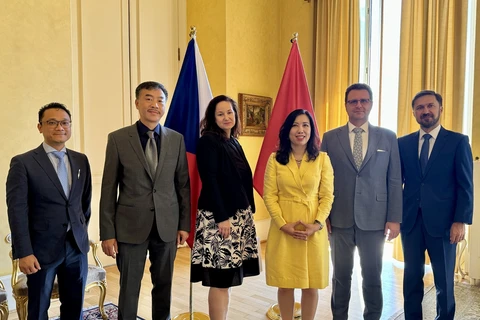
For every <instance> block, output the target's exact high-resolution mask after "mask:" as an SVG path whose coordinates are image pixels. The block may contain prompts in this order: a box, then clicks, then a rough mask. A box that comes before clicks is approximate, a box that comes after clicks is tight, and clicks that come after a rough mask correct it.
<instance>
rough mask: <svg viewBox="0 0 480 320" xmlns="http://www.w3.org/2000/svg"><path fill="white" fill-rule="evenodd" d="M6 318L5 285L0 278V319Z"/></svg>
mask: <svg viewBox="0 0 480 320" xmlns="http://www.w3.org/2000/svg"><path fill="white" fill-rule="evenodd" d="M7 319H8V303H7V291H5V286H4V285H3V282H2V281H1V280H0V320H7Z"/></svg>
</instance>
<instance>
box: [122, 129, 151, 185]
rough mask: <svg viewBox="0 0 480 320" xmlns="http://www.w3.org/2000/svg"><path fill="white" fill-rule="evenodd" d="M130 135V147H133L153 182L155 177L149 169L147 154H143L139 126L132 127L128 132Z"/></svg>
mask: <svg viewBox="0 0 480 320" xmlns="http://www.w3.org/2000/svg"><path fill="white" fill-rule="evenodd" d="M128 135H129V137H130V139H129V141H130V145H131V146H132V149H133V151H134V152H135V154H136V155H137V157H138V160H139V161H140V163H141V164H142V166H143V168H144V169H145V171H147V174H148V175H149V176H150V178H151V179H152V181H153V180H154V177H152V175H151V173H150V169H149V168H148V164H147V159H146V158H145V152H143V148H142V144H141V142H140V136H139V135H138V130H137V125H136V124H133V125H131V126H130V128H129V130H128Z"/></svg>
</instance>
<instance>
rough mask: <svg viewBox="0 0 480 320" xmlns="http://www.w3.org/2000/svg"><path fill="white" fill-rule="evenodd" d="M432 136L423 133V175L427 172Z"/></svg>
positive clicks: (421, 152) (421, 157) (421, 156)
mask: <svg viewBox="0 0 480 320" xmlns="http://www.w3.org/2000/svg"><path fill="white" fill-rule="evenodd" d="M431 137H432V136H431V135H429V134H428V133H427V134H424V135H423V144H422V149H421V150H420V168H422V175H423V174H425V168H426V167H427V163H428V152H429V151H430V138H431Z"/></svg>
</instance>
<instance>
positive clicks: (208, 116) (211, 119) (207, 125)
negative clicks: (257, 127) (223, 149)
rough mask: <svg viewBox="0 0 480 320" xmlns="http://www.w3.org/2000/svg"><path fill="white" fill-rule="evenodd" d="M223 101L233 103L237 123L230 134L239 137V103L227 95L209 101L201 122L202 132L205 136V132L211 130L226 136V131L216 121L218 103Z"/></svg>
mask: <svg viewBox="0 0 480 320" xmlns="http://www.w3.org/2000/svg"><path fill="white" fill-rule="evenodd" d="M222 101H227V102H230V104H231V105H232V109H233V112H234V113H235V125H234V126H233V128H232V130H231V131H230V136H231V137H234V138H238V136H239V135H240V117H239V116H238V107H237V103H236V102H235V100H233V99H232V98H230V97H228V96H225V95H219V96H216V97H215V98H213V99H212V100H211V101H210V102H209V103H208V106H207V110H205V116H204V117H203V119H202V121H201V122H200V134H201V135H202V136H203V135H204V134H205V133H207V132H211V133H215V134H218V135H220V136H222V137H225V131H223V130H222V129H220V127H219V126H218V125H217V122H216V121H215V110H216V109H217V104H219V103H220V102H222ZM227 138H230V137H227Z"/></svg>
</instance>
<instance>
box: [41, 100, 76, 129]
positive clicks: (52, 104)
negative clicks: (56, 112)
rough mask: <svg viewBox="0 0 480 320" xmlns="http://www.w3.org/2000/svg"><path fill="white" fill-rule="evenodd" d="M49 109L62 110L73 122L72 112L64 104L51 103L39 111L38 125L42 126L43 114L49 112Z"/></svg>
mask: <svg viewBox="0 0 480 320" xmlns="http://www.w3.org/2000/svg"><path fill="white" fill-rule="evenodd" d="M48 109H62V110H63V111H65V112H66V113H67V114H68V117H69V118H70V120H72V115H71V114H70V111H69V110H68V109H67V107H66V106H65V105H64V104H62V103H60V102H50V103H47V104H46V105H44V106H43V107H41V108H40V110H38V123H40V124H41V123H42V119H43V114H44V113H45V110H48Z"/></svg>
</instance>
